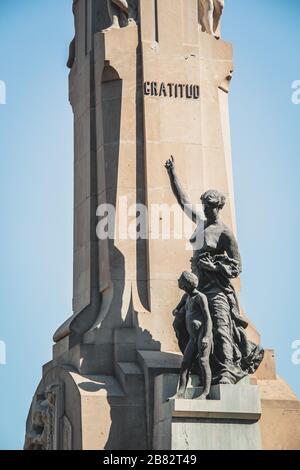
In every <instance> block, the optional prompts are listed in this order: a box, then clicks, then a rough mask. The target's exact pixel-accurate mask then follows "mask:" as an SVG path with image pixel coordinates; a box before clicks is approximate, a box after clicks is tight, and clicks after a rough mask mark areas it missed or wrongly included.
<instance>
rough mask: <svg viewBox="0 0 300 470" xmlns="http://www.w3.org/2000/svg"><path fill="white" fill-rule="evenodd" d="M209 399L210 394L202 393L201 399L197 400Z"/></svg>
mask: <svg viewBox="0 0 300 470" xmlns="http://www.w3.org/2000/svg"><path fill="white" fill-rule="evenodd" d="M207 397H208V393H202V395H200V397H197V398H196V399H197V400H207Z"/></svg>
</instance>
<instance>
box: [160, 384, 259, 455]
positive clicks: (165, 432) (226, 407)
mask: <svg viewBox="0 0 300 470" xmlns="http://www.w3.org/2000/svg"><path fill="white" fill-rule="evenodd" d="M176 386H177V376H172V375H160V376H159V377H157V378H156V379H155V411H154V438H153V448H154V449H157V450H201V449H205V450H247V449H250V450H258V449H261V436H260V427H259V423H258V421H259V419H260V416H261V404H260V396H259V389H258V387H257V386H255V385H249V384H248V383H247V382H246V383H240V384H239V385H217V386H213V387H212V390H211V396H210V399H209V400H196V399H191V398H190V399H188V398H184V399H177V398H169V397H174V394H175V393H176ZM194 391H195V389H192V388H190V389H189V388H188V390H187V395H188V394H189V392H191V393H194ZM200 393H201V392H200V391H199V394H200Z"/></svg>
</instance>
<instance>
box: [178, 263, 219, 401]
mask: <svg viewBox="0 0 300 470" xmlns="http://www.w3.org/2000/svg"><path fill="white" fill-rule="evenodd" d="M198 283H199V281H198V278H197V276H196V275H195V274H192V273H188V272H187V271H185V272H184V273H182V275H181V276H180V278H179V280H178V286H179V288H180V289H182V290H184V291H185V293H186V296H185V321H186V328H187V331H188V334H189V341H188V344H187V346H186V348H185V351H184V355H183V360H182V365H181V370H180V379H179V388H178V392H177V398H184V395H185V391H186V388H187V384H188V380H189V374H190V370H191V368H192V366H193V365H194V363H195V361H196V360H198V363H199V366H200V370H201V375H202V385H203V392H202V394H201V396H200V397H199V399H202V400H205V399H206V398H207V396H208V394H209V391H210V386H211V380H212V374H211V369H210V364H209V359H210V354H211V351H212V345H213V336H212V321H211V317H210V313H209V308H208V301H207V298H206V296H205V295H204V294H202V293H201V292H199V291H198V290H197V287H198ZM174 313H175V314H176V313H177V312H176V310H175V312H174Z"/></svg>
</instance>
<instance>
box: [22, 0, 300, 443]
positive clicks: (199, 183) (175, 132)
mask: <svg viewBox="0 0 300 470" xmlns="http://www.w3.org/2000/svg"><path fill="white" fill-rule="evenodd" d="M107 2H108V0H74V2H73V4H74V15H75V30H76V34H75V40H74V41H73V42H72V44H71V47H70V52H71V53H70V59H69V62H68V63H69V65H70V66H71V67H72V68H71V71H70V76H69V91H70V103H71V105H72V109H73V112H74V283H73V284H74V289H73V290H74V292H73V314H72V316H71V317H70V318H69V319H67V320H66V322H64V324H63V325H61V326H60V327H59V328H58V330H57V331H56V333H55V334H54V341H55V345H54V347H53V359H52V360H51V361H50V362H49V363H47V364H46V365H45V366H44V368H43V378H42V381H41V383H40V385H39V387H38V389H37V392H36V394H35V397H34V401H33V405H32V410H34V413H33V412H32V410H31V412H30V413H29V416H28V422H27V438H28V439H27V441H28V443H29V444H28V445H33V444H32V442H33V441H34V439H35V438H36V432H37V431H36V429H37V426H36V423H35V422H34V420H35V418H36V419H37V418H38V417H39V415H40V414H41V413H42V411H43V410H42V408H43V406H44V405H43V403H42V401H43V400H44V399H43V398H41V397H45V393H46V390H47V387H48V386H49V385H51V384H56V383H58V384H59V385H60V386H61V387H63V388H62V389H63V390H64V397H63V402H64V403H63V405H62V406H61V414H60V415H59V428H57V429H58V431H57V433H58V434H57V436H58V437H57V447H60V448H68V449H70V448H72V449H107V450H111V449H119V450H122V449H152V448H153V445H154V444H153V442H154V441H153V435H154V436H155V442H156V444H155V446H157V447H159V448H162V447H163V446H164V445H165V444H163V443H162V442H163V441H162V437H161V436H160V431H159V429H160V424H159V423H160V421H161V419H160V418H159V420H158V418H157V415H155V416H154V415H153V409H154V404H155V407H156V409H157V407H158V408H159V409H160V410H161V411H162V412H163V413H167V415H166V416H167V418H166V420H167V421H168V423H167V426H168V431H167V432H168V436H169V437H170V436H171V437H172V436H173V435H174V436H175V434H176V433H177V430H178V429H179V431H180V432H181V429H183V428H184V429H185V432H186V433H187V435H188V436H189V437H188V440H189V441H190V443H192V444H191V446H192V447H193V448H194V446H198V445H199V446H202V447H205V446H206V444H205V442H204V441H203V440H202V441H201V440H199V441H195V440H193V439H194V438H193V433H194V425H193V426H191V427H189V425H188V422H189V420H191V419H192V420H193V419H196V418H197V419H198V417H199V416H200V415H201V422H200V421H199V420H198V421H197V419H196V421H197V422H196V429H197V430H198V428H199V429H201V430H202V431H203V430H205V432H206V430H207V427H208V423H205V422H202V421H203V420H204V421H205V416H204V415H205V413H206V411H207V412H209V413H211V412H213V413H216V411H218V410H219V411H218V413H219V412H220V414H218V413H217V415H218V416H217V415H216V416H217V418H218V419H219V418H220V419H221V420H223V424H222V426H220V427H218V431H217V432H219V430H220V429H221V434H222V433H226V430H227V429H228V426H229V428H230V432H232V436H234V439H235V436H236V434H237V433H239V432H241V433H245V434H244V435H243V439H244V438H245V439H246V438H247V436H248V437H249V436H250V437H249V439H250V440H249V442H250V443H251V446H252V447H253V448H257V447H258V440H257V436H258V431H257V425H256V424H255V425H254V424H253V423H252V422H251V426H250V427H249V428H248V427H247V426H243V425H242V424H243V423H239V422H238V419H236V417H237V416H239V418H241V419H242V420H243V419H244V415H243V413H244V412H245V410H246V409H247V406H248V405H247V397H245V394H246V395H247V393H249V397H250V398H251V396H252V395H253V394H254V395H255V397H254V398H255V400H257V395H256V392H255V390H257V389H256V387H255V386H252V388H251V387H250V385H249V386H245V388H242V386H241V389H242V392H243V398H242V405H243V406H242V405H241V406H242V407H241V408H240V409H239V408H238V407H237V408H236V409H235V408H234V404H232V401H230V396H229V395H228V393H229V392H230V391H231V390H232V393H233V395H234V394H236V395H235V396H238V395H239V393H240V392H239V390H240V387H239V386H237V387H236V388H235V387H232V388H228V389H227V388H226V386H225V388H224V387H223V386H221V387H219V389H214V390H215V391H214V393H217V392H216V390H217V391H218V393H219V396H220V398H218V400H215V401H216V402H215V403H212V402H213V401H214V400H208V401H207V403H204V404H200V403H198V404H197V402H196V401H195V403H194V404H193V406H192V407H190V404H189V403H188V402H186V403H184V402H185V400H182V401H181V402H178V401H177V400H175V401H173V402H169V403H167V404H166V403H165V401H162V399H161V396H160V395H157V394H156V395H155V393H154V390H155V380H156V377H157V376H160V375H163V377H165V376H166V375H165V374H168V373H172V374H178V372H179V369H180V363H181V355H179V354H178V346H177V341H176V338H175V334H174V331H173V328H172V315H171V312H172V310H173V308H174V307H175V306H176V305H177V303H178V301H179V299H180V297H181V293H180V291H179V289H178V287H177V279H178V276H179V275H180V274H181V272H182V271H183V270H186V269H189V265H190V263H189V259H190V257H191V254H192V253H191V251H189V250H188V247H189V242H188V238H189V236H190V235H191V234H192V232H193V230H194V227H193V226H191V224H189V227H188V229H187V230H186V239H183V238H182V234H181V233H178V232H179V231H180V228H178V227H177V225H176V223H175V218H174V217H173V218H171V220H170V229H171V234H172V236H171V240H169V239H167V240H166V239H164V238H165V237H164V234H165V231H164V224H166V227H167V226H168V222H169V221H168V217H167V215H166V214H165V213H164V212H163V206H161V205H167V206H171V205H173V204H174V213H175V214H177V215H178V217H179V220H180V219H181V220H183V221H184V222H185V223H187V219H186V217H185V216H183V214H182V213H181V212H180V209H179V207H177V204H176V201H175V199H174V196H173V194H172V191H171V189H170V184H169V180H168V176H167V173H166V170H165V168H164V163H165V161H166V159H168V158H169V157H170V155H171V154H172V155H174V157H175V159H176V166H177V169H178V173H180V175H181V178H182V182H183V185H184V187H185V189H186V190H187V191H188V193H189V195H190V197H191V200H192V202H193V203H194V204H197V203H198V202H199V197H200V195H201V193H202V192H203V191H205V190H207V189H209V188H216V189H218V190H221V191H222V192H223V193H225V195H226V196H227V201H228V203H227V205H226V209H225V211H224V222H225V223H226V224H227V225H228V226H229V227H231V229H232V230H233V231H235V225H236V224H235V213H234V195H233V181H232V168H231V149H230V130H229V117H228V116H229V113H228V92H229V83H230V79H231V73H232V69H233V65H232V46H231V45H230V44H229V43H227V42H225V41H223V40H222V39H219V40H217V39H216V38H215V37H213V36H212V35H210V34H207V33H205V32H202V30H201V28H200V27H199V17H198V2H197V0H139V1H138V5H139V18H138V24H134V23H133V24H132V23H131V24H130V25H128V26H125V27H122V28H120V29H115V28H113V29H107V28H109V26H110V18H109V14H108V8H107V5H108V3H107ZM122 24H123V23H122ZM103 204H111V205H113V206H114V207H115V208H116V214H117V215H116V219H115V224H114V227H113V228H114V230H113V237H111V239H109V240H107V239H104V240H103V239H99V238H98V236H97V228H98V229H99V225H98V223H99V221H100V216H103V215H104V214H103V213H102V212H101V210H100V209H101V207H102V208H103ZM136 204H143V205H145V206H146V207H147V209H148V213H147V216H146V221H147V222H148V223H147V232H146V237H145V238H144V239H141V240H135V239H134V238H133V237H129V238H128V237H127V233H124V220H125V232H127V230H126V222H129V223H131V224H134V223H135V215H136V213H135V210H134V212H131V213H130V214H129V220H127V212H128V210H129V209H130V207H131V206H135V205H136ZM158 206H160V209H161V211H160V212H156V214H155V213H154V216H155V215H156V216H157V215H158V219H159V222H160V225H159V226H158V228H157V227H155V225H154V224H153V220H154V219H153V218H152V217H151V215H153V214H152V211H153V209H154V210H157V208H158ZM99 208H100V209H99ZM99 210H100V212H99ZM156 218H157V217H156ZM132 232H135V225H134V230H133V231H132V230H131V235H132ZM98 234H99V233H98ZM178 235H179V236H178ZM249 330H250V333H249V335H250V336H251V337H252V338H254V339H255V338H256V339H257V340H258V333H257V332H256V330H255V328H254V327H253V328H251V329H249ZM249 330H248V331H249ZM272 360H273V359H272V358H270V355H267V356H266V360H265V366H262V368H261V369H260V373H259V374H258V375H257V377H256V380H257V383H258V385H259V387H260V389H261V390H262V391H263V414H262V421H261V422H262V442H263V447H264V448H272V446H273V448H278V447H279V446H280V442H284V443H285V444H284V445H285V448H289V446H291V445H295V444H294V443H295V440H297V439H300V438H299V436H300V430H299V429H297V432H296V434H295V436H293V440H291V438H290V436H287V433H286V431H285V423H286V419H287V414H286V413H285V412H286V410H293V411H291V413H290V415H292V418H293V422H295V423H296V422H297V423H299V414H300V408H299V402H298V401H297V399H296V397H295V396H293V397H292V394H291V393H290V395H287V394H286V388H284V386H285V387H286V385H285V384H284V383H283V382H280V381H278V380H277V376H276V374H275V372H274V370H275V368H274V367H273V366H272ZM269 363H270V364H271V365H270V364H269ZM270 371H271V372H270ZM172 380H173V383H175V382H174V380H175V379H174V377H173V379H172ZM249 387H250V388H249ZM253 387H254V388H253ZM270 389H271V390H272V394H271V393H269V390H270ZM230 393H231V392H230ZM251 394H252V395H251ZM254 395H253V396H254ZM283 395H284V396H288V400H287V401H284V400H282V396H283ZM253 396H252V398H253ZM269 396H272V399H268V397H269ZM250 398H249V399H250ZM254 398H253V400H254ZM44 401H45V400H44ZM188 401H189V400H188ZM170 403H172V404H170ZM228 403H229V404H230V407H231V408H230V410H231V411H230V413H232V417H230V419H233V422H230V423H225V420H226V419H227V418H228V416H227V415H226V413H227V411H226V409H227V405H228ZM249 403H250V402H249ZM251 403H252V404H253V402H252V401H251ZM251 403H250V405H251ZM255 403H256V405H257V402H255ZM274 403H275V404H276V412H275V411H274ZM237 404H238V403H237ZM179 405H180V406H181V408H180V406H179ZM256 405H255V406H254V407H253V408H251V407H250V408H251V410H252V411H251V410H250V411H251V412H250V415H251V416H250V418H251V419H250V421H251V420H258V419H259V412H258V406H256ZM178 406H179V408H180V409H181V411H180V413H183V414H182V417H183V419H184V420H187V423H186V425H184V427H183V428H182V427H180V426H181V425H180V426H177V424H178V423H177V422H176V423H175V421H176V420H177V418H178V416H179V415H178V414H176V413H177V411H176V410H179V408H178ZM251 406H252V405H251ZM205 410H206V411H205ZM253 410H254V411H253ZM174 413H175V414H174ZM199 413H200V415H199ZM222 413H223V414H222ZM224 413H225V414H224ZM239 413H242V415H243V416H242V415H241V416H240V415H239ZM251 413H252V414H251ZM254 415H255V419H254ZM290 415H289V416H290ZM209 416H210V415H209ZM274 417H275V418H276V419H277V418H278V419H279V421H280V423H281V424H280V426H278V427H279V428H280V431H281V432H280V433H278V436H280V437H279V438H278V437H277V438H276V440H275V439H272V438H270V437H268V436H269V435H270V427H271V426H272V423H273V421H274ZM174 419H175V421H174ZM209 419H210V418H209ZM213 419H215V418H213ZM245 419H246V420H247V419H248V418H247V417H246V418H245ZM57 422H58V421H57ZM252 424H253V426H252ZM227 425H228V426H227ZM165 429H166V428H164V430H163V432H165ZM174 429H176V432H175V434H174V432H173V430H174ZM247 429H248V431H247ZM247 432H249V433H250V434H251V435H250V434H249V435H248V434H247ZM153 433H154V434H153ZM255 436H256V437H255ZM38 437H39V439H40V441H41V446H43V445H44V444H43V442H44V435H40V436H38ZM168 439H169V438H168ZM172 439H173V437H172ZM172 439H171V443H170V441H168V444H167V443H166V445H167V446H168V448H178V447H176V446H178V445H179V444H178V442H177V444H176V442H175V441H176V439H175V441H172ZM224 439H225V437H224ZM243 439H242V437H241V441H239V442H242V440H243ZM213 442H214V443H215V445H217V440H215V441H213ZM243 442H245V440H243ZM207 445H208V444H207ZM226 445H227V444H226ZM230 445H231V446H234V445H235V442H234V440H233V441H232V442H231V443H230ZM174 446H175V447H174ZM224 446H225V444H224ZM224 446H223V448H224ZM228 446H229V444H228ZM242 446H243V445H242V444H241V445H240V448H241V447H242ZM249 446H250V444H249Z"/></svg>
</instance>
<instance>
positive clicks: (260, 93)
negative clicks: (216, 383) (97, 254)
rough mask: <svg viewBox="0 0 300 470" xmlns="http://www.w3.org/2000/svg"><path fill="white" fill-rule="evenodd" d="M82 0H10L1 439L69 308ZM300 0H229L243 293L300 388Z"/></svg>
mask: <svg viewBox="0 0 300 470" xmlns="http://www.w3.org/2000/svg"><path fill="white" fill-rule="evenodd" d="M71 4H72V2H71V0H51V1H49V2H46V1H44V0H26V1H24V0H0V80H3V81H5V83H6V85H7V104H6V105H5V106H4V105H0V157H1V158H0V178H1V182H0V211H1V217H2V230H1V232H0V242H1V243H0V260H1V268H2V269H1V273H0V281H1V298H0V309H1V316H0V340H2V341H5V343H6V348H7V364H6V365H5V366H3V365H0V384H1V387H0V414H1V420H0V448H1V449H17V448H21V447H22V444H23V438H24V428H25V420H26V415H27V412H28V408H29V405H30V401H31V397H32V395H33V393H34V390H35V388H36V386H37V384H38V381H39V380H40V378H41V366H42V364H44V363H45V362H47V361H48V360H50V358H51V347H52V344H51V338H52V334H53V332H54V330H55V329H56V327H57V326H58V325H59V324H60V323H62V321H63V320H64V319H65V318H67V316H68V315H69V314H70V312H71V299H72V237H73V235H72V198H73V150H72V148H73V134H72V114H71V108H70V106H69V104H68V88H67V86H68V81H67V78H68V70H67V69H66V67H65V63H66V60H67V54H68V45H69V41H70V39H71V38H72V35H73V19H72V13H71ZM299 19H300V2H299V1H297V0H286V1H285V2H283V1H282V0H272V2H271V1H270V0H252V1H251V2H246V1H245V0H239V1H237V0H226V9H225V13H224V19H223V37H224V39H226V40H228V41H230V42H233V44H234V55H235V73H234V78H233V81H232V90H231V98H230V113H231V114H230V115H231V132H232V146H233V166H234V180H235V194H236V205H237V221H238V235H239V243H240V247H241V252H242V256H243V265H244V266H243V267H244V272H243V275H242V285H243V288H242V304H243V307H244V309H245V310H246V312H247V313H248V315H249V316H250V318H251V320H252V321H253V322H254V323H255V325H256V326H257V328H258V330H259V331H260V332H261V333H262V343H263V345H264V346H265V347H267V348H275V350H276V356H277V367H278V373H279V374H280V375H281V376H283V377H284V378H285V379H286V380H287V381H288V383H289V384H290V385H291V386H292V387H293V389H294V390H295V391H296V392H297V393H298V395H299V396H300V379H299V376H300V365H298V366H296V365H293V364H292V361H291V355H292V349H291V344H292V342H293V341H294V340H296V339H300V315H299V312H300V308H299V303H300V300H299V299H298V296H297V291H298V288H299V287H298V279H299V275H298V267H299V266H300V255H299V249H298V240H297V235H298V234H299V231H300V223H299V211H298V200H299V185H298V181H299V176H300V163H299V155H300V152H299V150H300V141H299V118H300V105H298V106H296V105H293V104H292V102H291V95H292V90H291V84H292V82H293V81H294V80H297V79H298V80H299V79H300V68H299V65H300V64H299V62H300V58H299V54H298V51H297V47H298V44H299V42H300V30H299Z"/></svg>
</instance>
